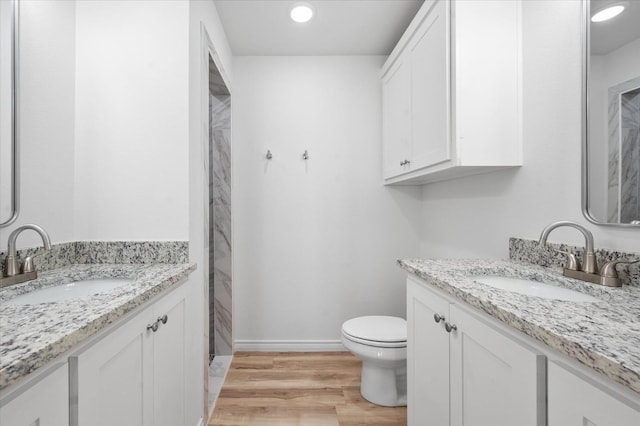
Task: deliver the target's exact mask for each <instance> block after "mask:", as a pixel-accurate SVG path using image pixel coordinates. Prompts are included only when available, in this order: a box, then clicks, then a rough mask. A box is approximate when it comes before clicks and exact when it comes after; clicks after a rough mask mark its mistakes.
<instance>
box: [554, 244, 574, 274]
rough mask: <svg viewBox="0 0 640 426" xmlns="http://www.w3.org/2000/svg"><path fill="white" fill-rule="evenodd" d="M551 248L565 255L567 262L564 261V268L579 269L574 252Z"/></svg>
mask: <svg viewBox="0 0 640 426" xmlns="http://www.w3.org/2000/svg"><path fill="white" fill-rule="evenodd" d="M553 250H554V251H556V252H558V253H562V254H564V255H565V256H567V263H565V265H564V267H565V269H569V270H571V271H580V270H581V266H580V261H579V260H578V258H577V257H576V255H575V254H573V253H569V252H568V251H564V250H558V249H553Z"/></svg>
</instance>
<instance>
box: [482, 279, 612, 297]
mask: <svg viewBox="0 0 640 426" xmlns="http://www.w3.org/2000/svg"><path fill="white" fill-rule="evenodd" d="M469 278H471V279H472V280H474V281H476V282H479V283H481V284H485V285H488V286H490V287H493V288H497V289H500V290H506V291H511V292H514V293H519V294H524V295H526V296H534V297H541V298H544V299H554V300H565V301H569V302H598V301H599V300H598V299H597V298H595V297H593V296H590V295H588V294H584V293H581V292H579V291H575V290H570V289H568V288H564V287H559V286H556V285H552V284H545V283H541V282H539V281H533V280H529V279H525V278H515V277H503V276H496V275H476V276H473V277H469Z"/></svg>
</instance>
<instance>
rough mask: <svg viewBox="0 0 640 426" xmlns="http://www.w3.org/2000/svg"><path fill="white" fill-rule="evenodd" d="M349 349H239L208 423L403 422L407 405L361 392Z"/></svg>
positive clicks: (373, 425) (344, 425)
mask: <svg viewBox="0 0 640 426" xmlns="http://www.w3.org/2000/svg"><path fill="white" fill-rule="evenodd" d="M361 368H362V364H361V362H360V360H358V358H356V357H355V356H354V355H352V354H351V353H349V352H310V353H298V352H296V353H265V352H244V353H236V354H235V355H234V357H233V361H232V363H231V367H230V369H229V372H228V373H227V377H226V379H225V382H224V384H223V386H222V390H221V391H220V396H219V398H218V401H217V403H216V408H215V410H214V412H213V414H212V416H211V418H210V419H209V423H208V426H238V425H252V426H263V425H264V426H272V425H273V426H275V425H277V426H290V425H291V426H294V425H302V426H305V425H309V426H324V425H327V426H359V425H367V426H403V425H406V424H407V410H406V407H394V408H389V407H380V406H377V405H375V404H371V403H370V402H368V401H366V400H365V399H364V398H362V396H361V395H360V370H361Z"/></svg>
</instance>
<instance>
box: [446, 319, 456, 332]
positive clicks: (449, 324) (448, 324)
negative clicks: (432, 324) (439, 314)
mask: <svg viewBox="0 0 640 426" xmlns="http://www.w3.org/2000/svg"><path fill="white" fill-rule="evenodd" d="M444 328H445V330H447V333H451V331H452V330H453V331H455V330H457V329H458V327H456V325H455V324H451V323H448V322H445V323H444Z"/></svg>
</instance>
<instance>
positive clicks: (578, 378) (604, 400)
mask: <svg viewBox="0 0 640 426" xmlns="http://www.w3.org/2000/svg"><path fill="white" fill-rule="evenodd" d="M548 380H549V390H548V392H549V394H548V397H549V425H548V426H638V425H640V406H639V405H638V404H637V403H635V402H632V401H627V400H625V399H623V398H621V397H620V396H618V395H614V394H612V393H611V392H610V391H608V390H606V389H604V388H602V387H601V386H600V385H599V384H598V383H596V382H595V381H593V380H591V379H589V378H587V377H585V376H584V375H582V374H580V373H579V372H577V371H575V370H573V369H572V368H570V367H566V366H563V365H561V364H559V363H556V362H550V363H549V379H548Z"/></svg>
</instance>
